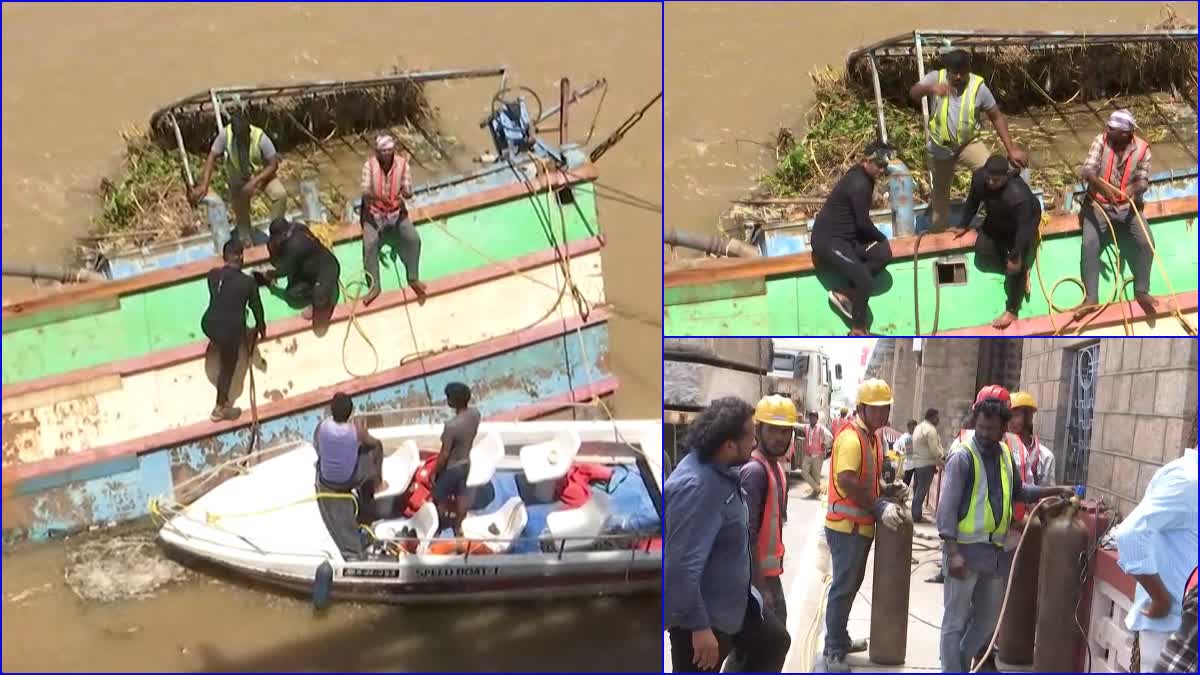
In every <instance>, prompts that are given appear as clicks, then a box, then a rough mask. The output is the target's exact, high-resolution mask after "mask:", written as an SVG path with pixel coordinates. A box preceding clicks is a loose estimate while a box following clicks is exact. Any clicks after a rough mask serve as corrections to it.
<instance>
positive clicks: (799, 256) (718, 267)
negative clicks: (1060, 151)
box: [663, 197, 1196, 292]
mask: <svg viewBox="0 0 1200 675" xmlns="http://www.w3.org/2000/svg"><path fill="white" fill-rule="evenodd" d="M1195 215H1196V197H1185V198H1181V199H1168V200H1164V201H1161V202H1151V203H1149V204H1147V205H1146V208H1145V216H1146V218H1148V219H1151V220H1153V219H1159V218H1166V217H1178V216H1192V217H1195ZM1078 231H1079V216H1078V214H1074V213H1071V214H1065V215H1060V216H1053V217H1051V218H1050V222H1049V224H1047V225H1046V227H1045V228H1044V229H1043V230H1042V236H1043V237H1051V236H1058V235H1064V234H1073V233H1075V232H1078ZM917 239H918V238H917V237H900V238H897V239H891V240H889V242H888V243H889V244H890V245H891V247H892V263H891V264H893V265H894V264H895V263H896V262H897V261H898V260H903V259H905V258H912V256H913V251H914V250H915V248H916V243H917ZM974 247H975V233H974V232H973V231H972V232H970V233H968V234H967V235H965V236H963V237H962V238H960V239H955V238H954V235H953V234H951V233H949V232H940V233H937V234H926V235H925V236H924V237H921V248H920V255H921V256H922V257H924V256H926V255H929V256H935V255H945V254H947V253H953V252H959V251H968V250H973V249H974ZM812 269H813V263H812V253H810V252H804V253H796V254H793V255H784V256H774V257H765V258H709V259H703V260H696V261H688V262H687V263H685V264H681V265H679V264H676V265H668V266H665V267H664V268H663V288H664V289H667V288H676V287H679V286H689V285H696V284H714V283H717V282H721V281H734V280H739V279H754V278H764V279H765V278H767V277H770V276H776V275H781V274H789V275H795V274H802V273H805V272H811V271H812ZM664 292H665V291H664Z"/></svg>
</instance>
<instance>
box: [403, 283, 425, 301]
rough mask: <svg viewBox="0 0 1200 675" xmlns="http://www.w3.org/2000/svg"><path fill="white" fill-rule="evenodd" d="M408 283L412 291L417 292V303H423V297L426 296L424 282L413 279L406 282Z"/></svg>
mask: <svg viewBox="0 0 1200 675" xmlns="http://www.w3.org/2000/svg"><path fill="white" fill-rule="evenodd" d="M408 285H409V286H411V287H412V289H413V293H416V294H417V304H418V305H424V304H425V298H426V297H427V294H426V291H425V283H424V282H422V281H416V280H415V279H414V280H413V281H410V282H408Z"/></svg>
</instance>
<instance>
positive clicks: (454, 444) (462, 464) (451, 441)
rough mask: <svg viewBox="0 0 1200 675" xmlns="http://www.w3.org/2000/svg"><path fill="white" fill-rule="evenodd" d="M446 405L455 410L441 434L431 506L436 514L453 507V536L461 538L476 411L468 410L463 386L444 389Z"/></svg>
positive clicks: (467, 391)
mask: <svg viewBox="0 0 1200 675" xmlns="http://www.w3.org/2000/svg"><path fill="white" fill-rule="evenodd" d="M446 403H447V404H448V405H449V406H450V407H451V408H452V409H453V410H454V419H452V420H450V421H449V422H446V426H445V428H444V429H443V430H442V449H441V452H439V453H438V460H437V469H436V470H435V471H434V473H433V476H434V483H433V503H434V504H436V505H437V508H438V514H439V515H440V514H446V513H448V512H449V510H450V506H451V505H450V502H451V500H453V502H454V504H453V506H454V533H455V535H457V536H459V537H461V536H462V521H463V518H465V517H466V515H467V509H469V508H470V507H471V502H472V501H473V499H474V496H475V495H474V492H475V491H474V490H469V489H467V474H469V473H470V471H471V447H472V446H473V445H475V434H477V433H478V432H479V420H480V415H479V409H478V408H472V407H470V403H471V388H470V387H468V386H467V385H465V384H463V383H462V382H451V383H450V384H447V385H446ZM439 529H440V528H439Z"/></svg>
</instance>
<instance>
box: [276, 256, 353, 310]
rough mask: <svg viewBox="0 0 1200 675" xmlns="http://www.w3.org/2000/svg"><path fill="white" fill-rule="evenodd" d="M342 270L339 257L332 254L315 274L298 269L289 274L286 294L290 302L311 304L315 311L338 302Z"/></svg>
mask: <svg viewBox="0 0 1200 675" xmlns="http://www.w3.org/2000/svg"><path fill="white" fill-rule="evenodd" d="M341 272H342V269H341V265H339V264H338V261H337V258H334V257H333V256H332V255H330V256H329V258H328V259H326V260H324V261H322V262H321V265H320V267H319V268H318V271H317V273H316V274H315V275H306V274H304V273H303V272H300V271H297V272H294V273H293V274H291V275H290V276H288V284H287V290H285V291H284V294H285V295H286V296H287V298H288V301H289V302H293V303H303V304H311V305H312V308H313V311H322V310H328V309H330V308H332V307H333V306H334V305H335V304H337V297H338V276H340V275H341Z"/></svg>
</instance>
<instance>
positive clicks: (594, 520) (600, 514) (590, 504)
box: [546, 491, 611, 551]
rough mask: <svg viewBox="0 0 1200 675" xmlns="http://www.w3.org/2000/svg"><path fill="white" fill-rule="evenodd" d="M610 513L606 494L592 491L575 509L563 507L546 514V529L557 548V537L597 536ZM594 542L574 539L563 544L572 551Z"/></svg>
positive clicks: (590, 545) (556, 548)
mask: <svg viewBox="0 0 1200 675" xmlns="http://www.w3.org/2000/svg"><path fill="white" fill-rule="evenodd" d="M609 513H611V507H610V504H609V501H608V495H607V494H605V493H603V492H599V491H593V492H592V497H591V499H589V500H588V501H587V503H586V504H584V505H583V506H580V507H579V508H576V509H563V510H560V511H553V512H551V513H550V514H548V515H547V516H546V529H548V530H549V531H550V536H551V537H552V538H553V539H555V541H554V548H555V550H558V545H559V542H558V541H557V539H558V538H559V537H598V536H600V532H601V531H603V529H604V524H605V523H606V522H608V515H609ZM594 544H595V540H594V539H574V540H571V541H568V542H566V544H565V545H564V546H563V549H564V550H567V551H574V550H579V549H585V548H591V547H592V546H593V545H594Z"/></svg>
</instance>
